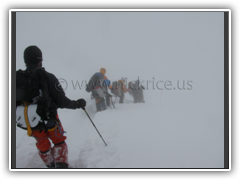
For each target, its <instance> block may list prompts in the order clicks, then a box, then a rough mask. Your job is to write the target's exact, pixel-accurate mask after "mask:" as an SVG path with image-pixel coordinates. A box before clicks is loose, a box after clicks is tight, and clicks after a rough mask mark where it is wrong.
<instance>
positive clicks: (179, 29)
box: [16, 11, 224, 162]
mask: <svg viewBox="0 0 240 180" xmlns="http://www.w3.org/2000/svg"><path fill="white" fill-rule="evenodd" d="M16 23H17V31H16V32H17V39H16V49H17V52H16V55H17V61H16V69H25V64H24V60H23V51H24V49H25V48H26V47H27V46H29V45H37V46H38V47H39V48H40V49H41V50H42V53H43V67H45V69H46V70H47V71H48V72H51V73H53V74H54V75H55V76H56V77H57V78H59V79H60V82H61V83H62V86H63V87H66V89H65V92H66V95H67V96H68V97H69V98H71V99H78V98H81V97H83V98H89V97H90V94H89V93H87V92H86V91H85V88H84V87H82V88H80V87H78V86H76V84H77V83H78V82H79V83H81V82H83V81H88V80H89V79H90V78H91V76H92V75H93V74H94V73H95V72H99V69H100V68H101V67H104V68H106V70H107V73H106V76H107V77H108V79H109V80H111V82H112V81H115V80H119V79H121V78H122V77H126V78H127V80H128V81H132V80H137V79H138V78H139V79H140V81H141V82H142V84H143V85H144V86H145V87H146V90H145V91H144V92H145V100H146V102H151V103H152V104H154V107H159V110H160V109H161V108H162V107H164V109H167V111H166V112H165V116H164V117H166V114H169V119H171V115H172V114H174V115H175V116H174V117H179V121H180V122H181V121H182V122H183V123H186V125H187V126H188V127H186V128H188V129H189V130H191V129H196V126H198V125H200V124H201V125H200V126H199V129H198V131H199V132H201V131H202V130H203V131H206V134H205V135H206V136H208V137H212V136H214V138H216V141H215V142H216V145H214V150H213V149H212V150H213V151H215V152H216V153H217V154H218V155H219V156H218V158H219V159H220V161H221V162H223V145H224V144H223V142H224V138H223V135H224V133H223V128H224V126H223V122H224V31H223V30H224V28H223V27H224V13H223V12H152V11H151V12H117V11H112V12H111V11H110V12H17V21H16ZM148 118H157V119H161V114H160V113H159V116H156V114H154V115H151V114H149V116H148ZM199 123H200V124H199ZM202 123H203V124H202ZM201 128H202V129H201ZM212 128H216V129H213V130H212ZM211 132H212V133H211ZM216 132H217V135H216ZM192 133H193V134H194V131H192ZM176 135H177V134H176ZM189 135H190V136H191V134H189ZM194 137H195V140H196V141H198V136H197V135H196V136H194ZM199 143H200V144H199V149H201V148H203V149H205V148H206V147H207V146H208V145H210V144H206V143H203V144H204V146H202V145H201V142H199ZM201 158H204V157H201ZM205 158H210V157H205Z"/></svg>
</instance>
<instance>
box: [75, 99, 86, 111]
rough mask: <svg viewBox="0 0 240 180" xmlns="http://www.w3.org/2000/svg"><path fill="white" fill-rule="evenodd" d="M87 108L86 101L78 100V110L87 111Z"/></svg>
mask: <svg viewBox="0 0 240 180" xmlns="http://www.w3.org/2000/svg"><path fill="white" fill-rule="evenodd" d="M85 106H86V101H85V100H84V99H78V100H77V107H78V108H82V109H85Z"/></svg>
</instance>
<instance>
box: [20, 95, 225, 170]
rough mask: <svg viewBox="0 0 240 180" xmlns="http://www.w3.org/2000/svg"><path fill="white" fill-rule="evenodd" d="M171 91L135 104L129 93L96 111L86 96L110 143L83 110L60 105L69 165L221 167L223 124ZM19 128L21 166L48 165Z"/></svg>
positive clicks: (98, 124) (100, 166)
mask: <svg viewBox="0 0 240 180" xmlns="http://www.w3.org/2000/svg"><path fill="white" fill-rule="evenodd" d="M157 93H158V94H159V92H157ZM190 94H191V93H190ZM172 96H174V93H173V92H171V93H170V92H164V93H163V94H162V95H161V97H160V96H155V97H156V99H155V101H154V100H153V99H151V98H150V96H147V92H145V100H146V103H142V104H134V103H133V100H132V97H131V96H130V95H129V94H126V98H125V101H124V104H118V103H116V104H115V107H116V108H115V109H113V108H112V109H111V108H110V109H107V110H106V111H103V112H98V113H95V110H96V109H95V104H94V100H91V99H90V98H89V99H87V98H86V100H87V108H86V110H87V112H88V113H89V115H90V117H91V118H92V120H93V122H94V124H95V125H96V127H97V129H98V130H99V132H100V133H101V135H102V137H103V139H104V140H105V142H106V143H107V146H105V145H104V143H103V141H102V139H101V138H100V136H99V135H98V133H97V131H96V130H95V128H94V126H93V125H92V123H91V122H90V120H89V119H88V117H87V116H86V114H85V112H84V111H83V110H81V109H80V110H68V109H59V117H60V119H61V121H62V124H63V126H64V129H65V131H66V132H67V133H66V134H65V135H66V136H67V140H66V142H67V144H68V148H69V162H70V165H71V167H72V168H79V169H82V168H118V169H119V168H223V166H224V164H223V157H224V156H223V139H222V138H223V125H219V123H217V122H215V121H214V119H215V118H213V119H212V120H213V121H211V120H210V121H209V118H206V117H205V116H207V114H205V115H204V113H203V114H202V115H201V114H199V115H198V116H197V117H196V114H197V112H188V111H187V110H188V108H189V107H192V106H193V104H191V103H189V107H188V106H181V98H183V96H184V93H183V94H182V95H181V96H175V101H174V102H173V101H169V100H170V98H171V97H172ZM188 96H189V92H188ZM160 98H161V99H160ZM113 100H114V98H113ZM185 101H186V100H185ZM189 102H190V101H189ZM195 105H196V104H195ZM192 110H193V111H194V108H192ZM16 133H17V146H16V147H17V149H16V153H17V154H16V156H17V158H16V166H17V168H45V166H44V164H43V162H42V161H41V159H40V158H39V156H38V153H37V149H36V146H35V140H34V138H30V137H28V136H27V134H26V131H24V130H21V129H17V132H16Z"/></svg>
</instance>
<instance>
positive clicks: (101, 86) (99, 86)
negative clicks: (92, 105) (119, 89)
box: [86, 68, 111, 111]
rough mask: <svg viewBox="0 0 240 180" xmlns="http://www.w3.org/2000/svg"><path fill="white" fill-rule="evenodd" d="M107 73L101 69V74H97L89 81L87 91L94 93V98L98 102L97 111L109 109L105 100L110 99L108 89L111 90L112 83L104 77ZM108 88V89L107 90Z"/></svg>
mask: <svg viewBox="0 0 240 180" xmlns="http://www.w3.org/2000/svg"><path fill="white" fill-rule="evenodd" d="M105 73H106V69H105V68H101V69H100V72H96V73H95V74H94V75H93V76H92V77H91V78H90V80H89V82H88V84H87V88H86V91H87V92H92V96H93V98H94V99H95V102H96V108H97V111H104V110H106V109H107V107H106V103H105V98H106V96H108V97H110V96H111V95H110V94H109V93H108V91H107V88H111V84H110V81H109V80H108V79H107V78H106V77H105V79H104V75H105ZM106 87H107V88H106Z"/></svg>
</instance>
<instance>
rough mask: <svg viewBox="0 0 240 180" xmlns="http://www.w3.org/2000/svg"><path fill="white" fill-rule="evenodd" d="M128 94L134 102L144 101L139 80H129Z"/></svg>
mask: <svg viewBox="0 0 240 180" xmlns="http://www.w3.org/2000/svg"><path fill="white" fill-rule="evenodd" d="M128 86H129V89H130V90H129V94H130V95H132V96H133V100H134V103H145V100H144V98H143V90H144V87H143V86H142V85H140V82H139V80H136V81H135V82H129V84H128Z"/></svg>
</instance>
